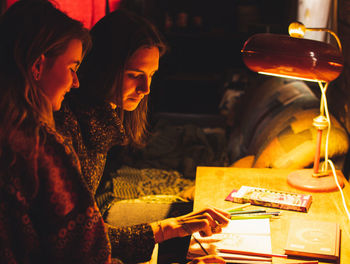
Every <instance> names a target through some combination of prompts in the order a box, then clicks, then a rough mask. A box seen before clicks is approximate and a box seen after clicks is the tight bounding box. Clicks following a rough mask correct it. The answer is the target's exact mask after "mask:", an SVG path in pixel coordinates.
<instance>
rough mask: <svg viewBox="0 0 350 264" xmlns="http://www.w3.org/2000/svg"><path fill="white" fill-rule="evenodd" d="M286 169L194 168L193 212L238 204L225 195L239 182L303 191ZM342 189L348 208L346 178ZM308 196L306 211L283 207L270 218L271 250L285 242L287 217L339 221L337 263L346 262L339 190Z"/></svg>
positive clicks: (347, 238) (347, 235)
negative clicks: (289, 180) (290, 179)
mask: <svg viewBox="0 0 350 264" xmlns="http://www.w3.org/2000/svg"><path fill="white" fill-rule="evenodd" d="M290 172H292V170H284V169H253V168H230V167H197V174H196V190H195V200H194V211H196V210H199V209H202V208H204V207H208V206H215V207H218V208H222V209H227V208H230V207H233V206H235V205H238V204H235V203H232V202H228V201H225V198H226V196H227V195H228V194H229V193H230V192H231V191H232V190H233V189H238V188H239V187H241V186H242V185H247V186H253V187H261V188H268V189H271V190H280V191H287V192H296V193H306V192H303V191H300V190H297V189H295V188H293V187H291V186H289V185H288V184H287V175H288V174H289V173H290ZM343 192H344V197H345V200H346V203H347V206H348V208H349V209H350V186H349V183H348V182H347V181H346V182H345V186H344V188H343ZM311 195H312V199H313V200H312V204H311V207H310V209H309V211H308V213H301V212H295V211H288V210H283V213H282V215H281V216H280V218H278V219H272V220H271V224H270V226H271V240H272V241H271V242H272V250H273V253H277V254H283V253H284V250H283V246H284V245H285V244H286V239H287V230H288V223H289V220H290V219H291V218H300V219H309V220H310V219H311V220H320V221H330V222H337V223H339V224H340V228H341V230H342V232H341V258H340V259H341V261H340V263H341V264H350V221H349V219H348V218H347V216H346V212H345V209H344V206H343V203H342V198H341V194H340V192H339V191H337V192H331V193H311ZM249 208H254V206H250V207H249ZM256 208H258V207H257V206H256ZM319 263H326V262H319Z"/></svg>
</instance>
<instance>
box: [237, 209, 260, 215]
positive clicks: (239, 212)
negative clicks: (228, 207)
mask: <svg viewBox="0 0 350 264" xmlns="http://www.w3.org/2000/svg"><path fill="white" fill-rule="evenodd" d="M253 213H266V210H262V209H258V210H242V211H233V212H230V214H231V215H237V214H253Z"/></svg>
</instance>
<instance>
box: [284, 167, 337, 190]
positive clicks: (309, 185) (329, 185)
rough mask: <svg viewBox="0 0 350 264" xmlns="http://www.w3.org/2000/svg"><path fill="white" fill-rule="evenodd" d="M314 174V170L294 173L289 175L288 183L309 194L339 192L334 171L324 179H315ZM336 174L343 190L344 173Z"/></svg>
mask: <svg viewBox="0 0 350 264" xmlns="http://www.w3.org/2000/svg"><path fill="white" fill-rule="evenodd" d="M313 173H314V171H313V169H303V170H296V171H293V172H292V173H290V174H289V175H288V178H287V182H288V184H289V185H291V186H292V187H294V188H296V189H299V190H303V191H308V192H334V191H337V190H338V186H337V184H336V182H335V180H334V176H333V173H332V171H329V175H327V176H323V177H314V176H312V175H313ZM336 173H337V178H338V182H339V185H340V187H341V188H343V186H344V181H343V178H344V176H343V173H342V172H341V171H336Z"/></svg>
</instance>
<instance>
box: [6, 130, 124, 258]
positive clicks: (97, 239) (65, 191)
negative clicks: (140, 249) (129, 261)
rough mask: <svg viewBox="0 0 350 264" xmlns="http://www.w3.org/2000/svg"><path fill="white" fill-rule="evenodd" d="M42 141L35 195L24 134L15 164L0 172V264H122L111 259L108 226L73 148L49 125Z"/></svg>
mask: <svg viewBox="0 0 350 264" xmlns="http://www.w3.org/2000/svg"><path fill="white" fill-rule="evenodd" d="M40 138H41V139H44V140H42V142H43V143H42V144H41V145H40V147H39V155H38V168H37V169H38V179H37V180H38V192H37V194H36V195H35V196H33V195H32V194H33V192H32V189H33V188H31V186H33V184H30V183H31V181H30V179H31V178H32V177H33V167H32V163H29V162H28V159H27V157H28V153H29V152H30V149H29V148H28V146H27V144H26V141H27V140H26V136H25V135H24V134H23V133H21V132H18V133H17V134H16V135H15V139H16V142H13V143H12V145H11V148H12V150H13V151H14V152H15V154H16V162H15V164H14V165H13V166H11V167H8V166H4V165H2V166H1V169H0V259H1V263H54V264H56V263H72V264H73V263H91V264H93V263H96V264H101V263H121V262H120V261H118V260H116V259H114V260H112V259H111V243H110V241H109V238H108V234H107V229H106V226H105V224H104V221H103V219H102V216H101V214H100V212H99V209H98V207H97V205H96V203H95V201H94V198H93V197H92V195H91V193H90V192H89V191H88V188H87V186H86V184H85V182H84V179H83V177H82V174H81V169H80V165H79V161H78V158H77V156H76V154H75V152H74V150H73V148H72V147H71V146H70V145H69V144H68V143H67V142H66V141H65V140H64V138H63V137H62V136H60V135H59V134H57V132H55V131H52V130H51V129H50V128H48V127H47V126H45V125H42V126H41V128H40ZM8 156H9V153H7V155H3V156H2V158H1V160H0V162H1V163H2V164H7V163H6V162H5V163H3V162H4V159H7V158H8Z"/></svg>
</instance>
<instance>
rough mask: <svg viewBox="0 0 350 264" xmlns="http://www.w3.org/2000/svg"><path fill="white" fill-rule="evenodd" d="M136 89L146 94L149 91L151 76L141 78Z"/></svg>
mask: <svg viewBox="0 0 350 264" xmlns="http://www.w3.org/2000/svg"><path fill="white" fill-rule="evenodd" d="M137 91H138V92H139V93H142V94H144V95H148V94H149V93H150V91H151V78H149V79H144V80H142V82H141V83H140V84H139V86H138V88H137Z"/></svg>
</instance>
